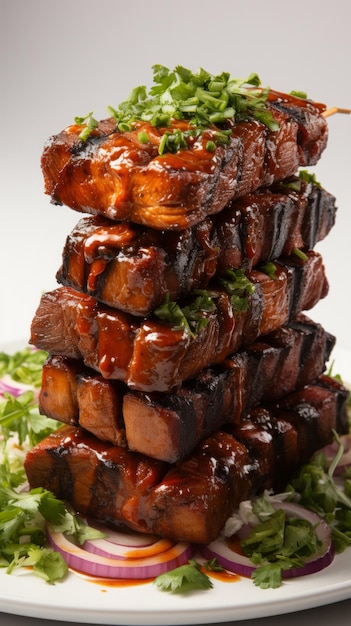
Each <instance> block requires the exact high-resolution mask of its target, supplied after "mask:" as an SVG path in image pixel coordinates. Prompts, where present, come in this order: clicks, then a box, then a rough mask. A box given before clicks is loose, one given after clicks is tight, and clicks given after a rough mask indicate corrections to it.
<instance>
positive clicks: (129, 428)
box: [39, 315, 335, 463]
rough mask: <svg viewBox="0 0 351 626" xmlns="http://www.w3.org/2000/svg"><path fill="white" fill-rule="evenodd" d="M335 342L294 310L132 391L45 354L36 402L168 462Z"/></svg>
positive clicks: (295, 377) (312, 367)
mask: <svg viewBox="0 0 351 626" xmlns="http://www.w3.org/2000/svg"><path fill="white" fill-rule="evenodd" d="M334 343H335V339H334V337H333V336H332V335H330V334H329V333H328V332H326V331H325V330H324V329H323V328H322V326H321V325H320V324H316V323H315V322H313V321H312V320H310V319H309V318H307V317H306V316H304V315H300V316H299V318H298V319H297V320H296V321H295V322H294V323H291V324H289V325H288V326H285V327H283V328H279V329H278V330H276V331H274V332H272V333H271V334H269V335H267V336H266V337H265V338H264V340H263V339H261V340H258V341H256V342H254V343H253V344H250V346H248V347H247V348H246V349H242V350H240V351H239V352H237V353H235V354H234V355H232V356H231V357H228V358H227V359H226V361H225V362H224V363H223V364H221V365H219V366H218V367H212V368H207V369H206V370H203V371H202V372H200V374H198V376H197V377H196V378H194V379H192V380H190V381H188V382H187V383H185V384H183V385H182V386H181V387H180V388H179V389H177V390H176V392H174V393H167V394H163V393H155V392H154V393H151V394H150V393H144V392H131V391H130V390H129V389H128V387H127V386H126V385H123V384H121V383H120V382H119V381H111V380H106V379H104V378H103V377H102V376H100V375H99V374H96V373H95V372H93V371H92V370H89V369H88V368H86V367H85V366H84V364H83V362H82V361H72V359H67V358H65V357H62V356H49V357H48V359H47V361H46V363H45V364H44V367H43V375H42V385H41V391H40V396H39V407H40V411H41V413H43V414H45V415H47V416H48V417H51V418H53V419H58V420H60V421H62V422H65V423H68V424H75V425H80V426H82V427H83V428H85V429H86V430H88V431H89V432H91V433H93V434H94V435H95V436H96V437H98V438H99V439H101V440H106V441H110V442H111V443H114V444H117V445H126V446H127V447H129V449H131V450H134V451H136V452H141V453H143V454H146V455H148V456H150V457H153V458H157V459H160V460H163V461H167V462H168V463H174V462H176V461H178V460H179V459H181V458H184V457H185V456H186V455H187V454H189V453H190V452H191V451H192V450H193V448H194V447H195V446H196V445H197V444H198V443H199V441H201V439H204V438H205V437H206V436H208V435H209V434H211V433H213V432H214V431H216V430H218V429H219V428H221V427H222V426H223V424H226V423H239V422H240V421H241V419H242V418H243V415H245V413H246V412H247V411H248V410H250V409H251V408H252V407H254V406H255V405H257V404H259V403H262V402H272V401H273V400H278V399H279V398H281V397H282V396H284V395H286V394H287V393H289V392H292V391H293V390H294V389H295V388H301V387H303V386H304V385H306V384H307V383H310V382H312V381H313V380H315V379H316V378H317V377H318V376H320V375H321V374H322V373H323V372H324V369H325V364H326V362H327V360H329V357H330V354H331V350H332V348H333V346H334ZM72 398H73V399H74V402H72ZM65 404H66V408H67V410H66V411H65ZM72 406H73V407H74V410H73V411H72Z"/></svg>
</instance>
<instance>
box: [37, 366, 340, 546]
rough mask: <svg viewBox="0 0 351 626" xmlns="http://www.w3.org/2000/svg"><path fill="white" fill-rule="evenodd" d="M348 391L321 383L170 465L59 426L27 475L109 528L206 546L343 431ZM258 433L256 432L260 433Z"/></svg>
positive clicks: (39, 447)
mask: <svg viewBox="0 0 351 626" xmlns="http://www.w3.org/2000/svg"><path fill="white" fill-rule="evenodd" d="M347 397H348V392H347V390H346V389H345V388H344V387H343V386H342V385H341V384H339V383H337V382H336V381H335V380H331V379H329V378H328V377H326V376H324V377H322V379H321V381H319V380H318V381H316V382H315V383H314V384H312V385H308V386H307V387H305V388H303V389H302V390H299V391H296V392H293V394H292V395H288V396H286V397H285V399H284V400H283V401H282V402H281V403H277V404H273V405H272V406H269V407H257V408H256V409H254V410H253V412H252V413H249V414H248V415H247V419H246V420H244V421H243V422H241V423H240V424H239V425H236V426H234V427H233V428H232V429H231V430H230V431H228V432H225V431H223V430H222V431H217V432H216V433H214V434H213V435H211V436H210V437H207V438H205V439H204V440H203V441H202V442H201V443H200V444H199V445H198V446H197V447H196V449H195V450H194V451H193V452H192V453H191V454H190V455H189V456H188V457H187V458H185V459H184V460H183V461H181V462H179V463H177V464H175V465H169V464H167V463H163V462H161V461H157V460H156V459H150V458H149V457H147V456H144V455H141V454H138V453H136V452H131V451H129V450H128V449H126V448H123V447H120V446H116V445H113V444H110V443H106V442H101V441H99V440H98V439H97V438H96V437H94V436H93V435H91V434H89V433H87V432H86V431H84V430H83V429H81V428H79V427H75V426H63V427H62V428H61V429H59V430H58V431H56V432H55V433H54V434H52V435H50V436H49V437H47V438H46V439H44V440H43V441H41V442H40V443H39V444H38V445H37V446H35V447H34V448H33V449H32V450H30V451H29V452H28V454H27V456H26V459H25V470H26V473H27V476H28V480H29V484H30V486H31V487H32V488H35V487H39V486H40V487H44V488H46V489H49V490H51V491H53V492H54V493H55V495H56V496H57V497H58V498H61V499H63V500H67V501H68V502H69V503H70V504H71V505H72V506H73V507H74V509H75V510H76V511H78V512H79V513H81V514H82V515H85V516H88V517H89V518H95V519H96V520H98V521H100V522H103V523H106V524H109V525H116V526H118V525H124V526H126V527H128V528H132V529H134V530H136V531H141V532H148V533H151V534H156V535H160V536H163V537H168V538H170V539H173V540H176V541H191V542H194V543H209V542H210V541H212V540H214V539H215V538H216V537H217V536H218V534H219V532H220V530H221V528H222V527H223V525H224V523H225V521H226V519H227V518H228V516H229V515H230V514H231V513H232V512H233V511H234V510H235V509H236V508H237V506H238V505H239V503H240V502H241V501H242V500H244V499H246V498H248V497H250V496H252V495H254V494H257V493H259V492H260V491H261V490H262V489H263V488H274V489H276V488H282V486H283V485H284V484H286V483H287V481H288V480H289V478H290V476H291V472H292V471H293V470H294V469H295V468H297V467H298V465H300V464H301V463H303V462H305V461H307V460H308V458H309V457H310V455H311V453H313V452H315V451H316V450H317V449H318V448H320V447H321V446H323V445H325V444H327V443H329V442H330V441H331V440H332V436H333V434H332V433H333V430H336V431H337V432H345V428H347V414H346V401H347ZM260 433H261V435H260Z"/></svg>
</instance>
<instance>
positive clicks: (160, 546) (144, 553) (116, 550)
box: [83, 537, 174, 559]
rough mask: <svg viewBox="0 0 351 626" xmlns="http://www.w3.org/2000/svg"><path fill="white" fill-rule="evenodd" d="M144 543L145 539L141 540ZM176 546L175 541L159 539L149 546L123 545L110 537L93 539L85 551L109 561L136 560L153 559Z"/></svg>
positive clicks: (85, 547) (86, 544)
mask: <svg viewBox="0 0 351 626" xmlns="http://www.w3.org/2000/svg"><path fill="white" fill-rule="evenodd" d="M141 541H143V539H141ZM172 546H174V541H171V540H169V539H158V540H157V541H154V542H153V543H150V544H149V545H141V544H135V545H134V546H131V545H122V544H118V543H116V541H110V539H109V537H107V538H106V539H91V540H88V541H86V542H85V543H84V546H83V547H84V550H86V551H87V552H91V553H92V554H100V555H101V556H106V557H107V558H109V559H116V558H118V559H135V558H140V559H141V558H145V557H152V556H156V555H157V554H160V553H162V552H165V551H166V550H169V549H170V548H172Z"/></svg>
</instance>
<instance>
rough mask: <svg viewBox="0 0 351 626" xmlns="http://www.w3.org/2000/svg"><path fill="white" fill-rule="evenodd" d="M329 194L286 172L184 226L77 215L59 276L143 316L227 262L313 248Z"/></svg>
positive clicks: (200, 284)
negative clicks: (279, 179)
mask: <svg viewBox="0 0 351 626" xmlns="http://www.w3.org/2000/svg"><path fill="white" fill-rule="evenodd" d="M335 214H336V206H335V198H334V197H333V196H332V195H331V194H329V193H328V192H327V191H325V190H324V189H322V188H321V187H320V186H319V185H317V184H310V183H306V182H303V181H302V180H301V179H300V178H298V177H292V178H291V179H288V180H286V181H284V183H282V184H276V185H273V186H271V187H270V188H267V189H259V190H258V191H256V192H253V193H250V194H246V195H245V196H243V197H242V198H239V199H238V200H236V201H234V202H232V203H230V204H229V205H228V206H227V207H226V208H225V210H224V211H221V212H220V213H219V214H217V215H215V216H212V217H207V218H206V219H205V220H203V221H202V222H201V223H200V224H197V225H196V226H193V227H192V228H188V229H185V230H183V231H178V232H175V231H170V230H168V231H157V230H155V229H152V228H147V227H143V226H138V225H136V224H130V223H127V222H124V223H123V224H120V223H116V222H112V221H111V220H108V219H107V218H104V217H101V216H95V217H92V216H88V217H83V218H82V219H81V220H80V221H79V222H78V224H77V225H76V227H75V228H74V229H73V230H72V232H71V233H70V234H69V235H68V237H67V239H66V243H65V246H64V250H63V254H62V265H61V267H60V269H59V270H58V272H57V280H58V282H59V283H61V284H63V285H66V286H69V287H72V288H73V289H78V290H79V291H82V292H83V293H87V294H90V295H92V296H94V297H95V298H96V299H97V300H99V301H100V302H103V303H105V304H107V305H109V306H112V307H114V308H117V309H120V310H122V311H125V312H127V313H131V314H132V315H140V316H146V315H150V314H151V313H152V311H153V309H155V308H156V307H157V306H159V305H160V304H162V302H163V301H164V299H165V297H166V295H167V294H169V295H170V297H171V299H172V300H175V299H178V298H181V297H184V296H185V295H186V294H188V293H189V292H190V291H191V290H193V289H196V288H205V287H207V285H208V284H209V282H210V280H211V279H212V278H213V276H214V275H215V274H216V272H218V273H223V272H224V271H225V270H227V269H228V268H231V269H238V268H246V269H252V268H253V267H254V266H256V265H258V264H259V263H262V262H266V261H271V260H274V259H277V258H279V257H281V256H287V255H290V254H292V252H293V251H294V249H296V248H301V249H303V250H308V249H313V248H314V247H315V244H316V243H317V242H318V241H320V240H321V239H323V238H324V237H326V235H327V234H328V233H329V232H330V230H331V228H332V226H333V225H334V221H335Z"/></svg>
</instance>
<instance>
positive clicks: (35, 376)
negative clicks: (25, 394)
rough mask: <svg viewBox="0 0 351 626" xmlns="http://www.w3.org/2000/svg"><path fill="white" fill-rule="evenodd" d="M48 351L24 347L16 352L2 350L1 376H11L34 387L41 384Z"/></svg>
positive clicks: (0, 361)
mask: <svg viewBox="0 0 351 626" xmlns="http://www.w3.org/2000/svg"><path fill="white" fill-rule="evenodd" d="M46 357H47V352H44V350H33V349H31V348H29V347H28V348H24V350H19V351H17V352H15V353H14V354H11V355H10V354H7V353H5V352H0V377H1V378H3V377H4V376H5V375H8V376H10V377H11V378H12V379H13V380H15V381H16V382H19V383H24V384H26V385H31V386H32V387H36V388H39V387H40V385H41V373H42V368H43V364H44V361H45V359H46Z"/></svg>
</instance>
